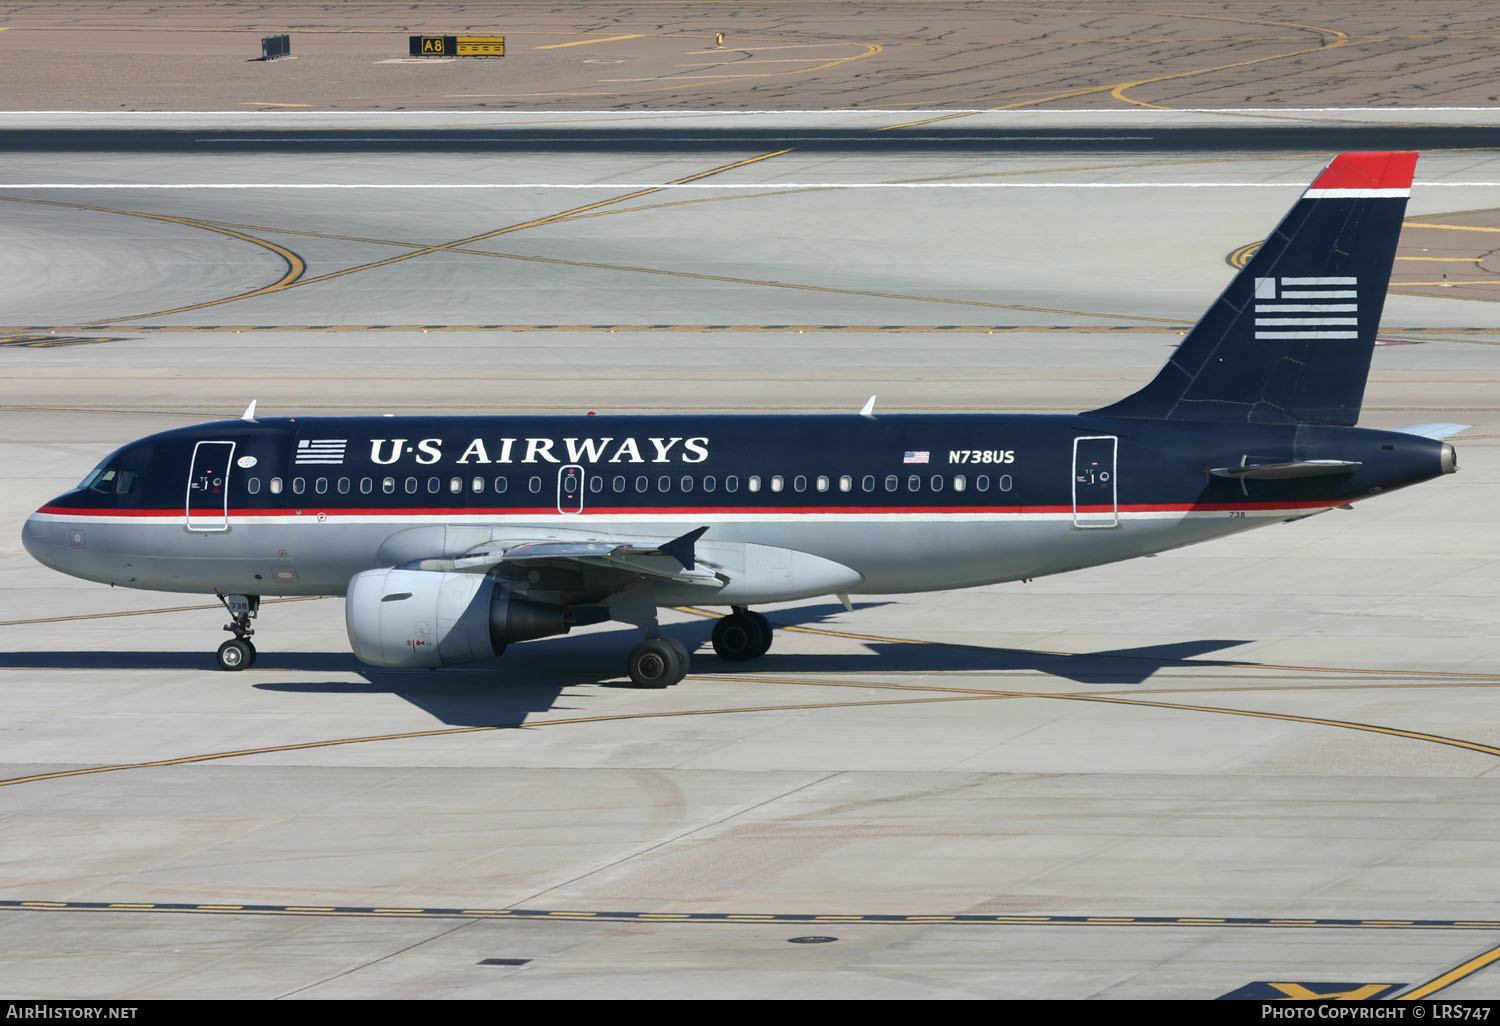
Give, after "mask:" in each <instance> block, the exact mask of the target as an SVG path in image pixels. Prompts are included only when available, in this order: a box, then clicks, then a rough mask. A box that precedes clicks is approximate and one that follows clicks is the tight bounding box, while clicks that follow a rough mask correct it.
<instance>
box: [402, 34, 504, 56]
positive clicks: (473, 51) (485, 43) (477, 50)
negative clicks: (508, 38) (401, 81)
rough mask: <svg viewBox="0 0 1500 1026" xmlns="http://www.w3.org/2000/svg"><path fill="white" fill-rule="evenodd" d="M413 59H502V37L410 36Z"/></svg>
mask: <svg viewBox="0 0 1500 1026" xmlns="http://www.w3.org/2000/svg"><path fill="white" fill-rule="evenodd" d="M410 40H411V50H410V53H411V55H412V56H413V57H504V56H505V37H504V36H411V37H410Z"/></svg>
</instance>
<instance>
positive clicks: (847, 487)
mask: <svg viewBox="0 0 1500 1026" xmlns="http://www.w3.org/2000/svg"><path fill="white" fill-rule="evenodd" d="M853 489H854V478H852V477H850V476H849V475H848V474H845V475H843V476H842V477H840V478H839V491H841V492H848V491H853Z"/></svg>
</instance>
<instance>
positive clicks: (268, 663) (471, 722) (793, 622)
mask: <svg viewBox="0 0 1500 1026" xmlns="http://www.w3.org/2000/svg"><path fill="white" fill-rule="evenodd" d="M878 604H879V603H876V604H865V605H864V606H862V608H865V609H869V608H871V607H872V605H878ZM844 612H845V610H844V608H843V606H841V605H833V604H824V603H820V604H816V605H808V606H800V607H796V608H791V609H778V610H775V611H774V612H772V613H771V614H770V617H771V621H772V622H773V623H774V624H775V625H776V626H777V627H778V628H785V627H812V626H815V625H817V624H820V623H824V622H827V621H829V620H831V619H834V618H835V617H838V616H840V615H842V614H844ZM838 626H839V627H842V628H845V629H848V630H849V633H850V634H857V633H858V627H857V624H849V623H847V622H840V623H839V625H838ZM830 629H832V628H830ZM712 630H713V622H712V621H710V620H704V621H699V622H688V623H675V624H670V625H668V626H667V627H665V628H664V633H666V634H669V635H671V636H672V637H675V638H677V639H678V640H679V641H681V642H682V643H683V644H684V645H686V646H687V647H688V649H689V650H690V651H691V652H693V664H692V670H691V671H690V674H689V676H688V678H687V679H686V680H685V681H684V682H683V683H682V684H679V685H678V687H686V688H691V687H692V686H693V680H692V674H693V673H699V674H713V675H716V676H728V677H733V676H744V677H747V678H761V677H766V676H797V675H808V674H818V675H830V676H831V675H839V674H856V675H857V674H869V673H875V672H878V673H880V674H881V675H882V677H885V678H889V677H890V676H891V675H893V674H900V673H903V672H911V673H914V674H921V673H932V672H945V671H948V672H965V671H967V672H974V673H1016V674H1018V676H1017V678H1016V679H1005V678H1001V679H997V680H992V681H989V682H985V683H983V684H981V685H980V686H988V687H993V688H994V689H995V690H1018V691H1029V690H1033V689H1034V688H1036V687H1037V686H1038V685H1039V684H1043V683H1044V682H1043V681H1039V680H1036V679H1035V678H1034V677H1029V676H1028V675H1030V674H1040V675H1042V676H1043V677H1054V678H1059V679H1062V680H1069V681H1075V682H1077V683H1081V684H1088V685H1109V684H1114V685H1120V684H1124V685H1129V684H1140V683H1143V682H1145V681H1147V680H1149V679H1150V678H1151V677H1152V676H1153V675H1154V674H1155V673H1157V671H1159V670H1162V669H1165V668H1169V667H1180V666H1191V667H1212V666H1224V665H1239V664H1238V662H1237V661H1221V660H1205V659H1201V658H1199V657H1201V656H1203V655H1206V654H1208V653H1210V652H1219V651H1223V650H1225V649H1228V648H1233V647H1235V646H1237V645H1243V644H1246V643H1247V642H1246V641H1244V640H1238V641H1236V640H1199V641H1182V642H1176V643H1173V644H1165V645H1148V646H1144V647H1141V648H1128V649H1110V650H1105V651H1099V652H1083V653H1054V652H1039V651H1030V650H1026V649H1013V648H992V647H987V646H983V645H973V644H956V643H954V644H950V643H923V644H912V643H906V642H902V641H898V640H894V639H893V640H890V641H882V640H866V639H863V638H853V639H850V642H849V643H852V644H854V645H858V646H860V647H861V648H862V651H858V652H835V653H812V652H809V653H802V652H787V651H785V649H786V648H787V647H789V646H790V642H791V637H790V635H789V634H788V635H784V636H782V637H780V638H778V639H777V640H778V643H779V645H780V646H781V647H782V649H783V651H781V652H778V651H776V649H775V648H773V649H772V651H771V652H770V653H768V654H767V655H765V656H763V657H762V658H760V659H757V660H754V661H753V662H743V663H731V662H725V661H724V660H721V659H720V658H718V656H716V655H714V654H713V650H712V648H711V647H710V644H709V638H710V634H711V632H712ZM639 637H640V635H639V634H638V633H637V632H636V630H635V629H634V628H631V627H620V628H619V629H617V630H605V631H594V632H589V633H586V634H580V635H577V636H574V637H559V638H548V639H545V640H539V641H531V642H526V643H525V644H521V645H514V646H512V647H511V648H510V649H508V650H507V651H506V652H505V654H504V655H503V656H501V657H500V658H498V659H492V660H488V661H486V662H483V663H473V664H469V665H466V666H462V667H455V668H451V669H446V670H382V669H376V668H374V667H369V666H365V665H364V664H362V663H360V662H359V661H358V660H356V659H355V658H354V656H353V655H352V654H351V653H348V652H277V651H274V650H267V651H263V652H261V653H260V656H259V658H258V660H257V662H256V665H255V666H253V667H251V668H250V669H248V670H244V671H241V672H240V673H239V674H237V675H228V674H226V675H224V678H225V683H226V684H230V683H235V684H238V683H241V682H244V683H248V684H251V685H252V686H254V687H255V688H256V689H257V690H261V691H266V692H280V693H283V694H289V695H298V694H350V695H355V694H359V695H369V694H372V693H386V694H391V695H395V696H397V697H399V698H401V699H402V700H403V701H406V702H409V703H411V704H412V705H414V706H417V707H418V708H420V709H422V710H423V711H425V712H427V713H428V714H429V715H431V716H433V717H434V718H435V719H437V720H438V721H440V722H442V723H444V724H447V725H450V726H487V725H494V724H506V723H519V722H520V721H522V720H524V719H525V718H526V716H527V715H528V714H531V713H539V712H555V711H560V709H559V707H558V705H557V701H558V697H559V696H560V695H561V694H562V692H563V691H564V690H565V689H567V688H569V687H576V686H579V685H585V684H595V685H599V686H602V687H609V688H623V687H629V686H630V685H629V682H628V681H627V680H625V675H624V672H623V663H624V655H625V653H626V652H627V651H628V650H629V649H630V647H631V646H632V645H634V644H635V643H636V640H637V639H638V638H639ZM214 665H215V664H214V657H213V654H212V653H211V652H116V651H109V652H55V651H54V652H0V669H24V668H28V667H35V668H46V669H73V670H201V671H208V670H210V669H212V668H213V667H214ZM285 671H294V672H303V673H340V674H351V673H352V674H357V675H359V676H360V677H362V678H364V680H363V681H350V680H329V681H285V682H282V681H267V680H264V679H262V678H261V677H260V675H261V674H262V673H267V672H285ZM747 683H748V682H747ZM895 683H899V681H895ZM923 683H924V684H927V685H933V684H936V683H938V682H936V681H933V680H930V679H929V680H925V681H923ZM962 686H966V687H973V686H975V682H973V681H969V682H965V684H964V685H962Z"/></svg>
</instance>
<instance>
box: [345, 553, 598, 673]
mask: <svg viewBox="0 0 1500 1026" xmlns="http://www.w3.org/2000/svg"><path fill="white" fill-rule="evenodd" d="M344 622H345V624H346V625H347V626H348V628H349V645H350V647H352V648H353V649H354V654H355V655H356V656H357V657H358V658H359V660H360V661H361V662H364V663H369V664H370V665H371V666H391V667H402V668H407V669H410V668H415V667H422V668H426V667H433V666H451V665H453V664H455V663H472V662H475V661H476V660H479V659H489V658H490V657H491V656H495V655H499V654H500V653H501V652H502V651H504V649H505V646H506V645H507V644H509V643H510V642H512V641H528V640H530V639H532V638H545V637H548V636H549V635H553V634H566V633H568V630H569V628H571V627H572V626H573V620H572V617H571V616H570V615H569V612H568V610H567V609H565V608H563V607H562V606H551V605H547V604H545V603H542V602H532V601H531V600H529V599H525V598H521V597H520V596H517V595H514V594H512V593H511V590H510V588H509V587H507V586H505V585H504V584H500V583H498V582H497V581H496V580H495V579H494V578H493V577H489V576H486V575H484V574H461V573H438V572H434V571H430V570H401V569H397V568H386V569H383V570H366V571H364V572H363V573H358V574H355V575H354V576H353V577H351V578H350V579H349V591H348V597H347V598H346V599H345V601H344Z"/></svg>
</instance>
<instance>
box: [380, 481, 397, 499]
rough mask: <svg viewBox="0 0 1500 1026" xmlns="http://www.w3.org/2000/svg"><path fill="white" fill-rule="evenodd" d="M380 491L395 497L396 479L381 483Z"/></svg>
mask: <svg viewBox="0 0 1500 1026" xmlns="http://www.w3.org/2000/svg"><path fill="white" fill-rule="evenodd" d="M380 490H381V491H383V492H385V494H387V495H394V494H395V493H396V479H395V478H394V477H388V478H385V479H384V480H383V481H381V482H380Z"/></svg>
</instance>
